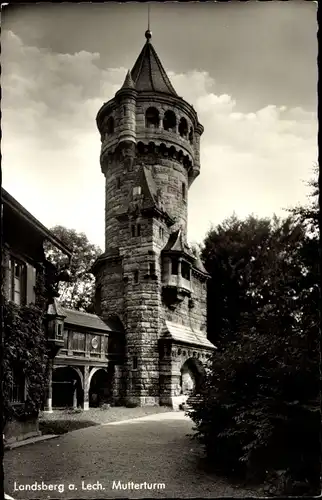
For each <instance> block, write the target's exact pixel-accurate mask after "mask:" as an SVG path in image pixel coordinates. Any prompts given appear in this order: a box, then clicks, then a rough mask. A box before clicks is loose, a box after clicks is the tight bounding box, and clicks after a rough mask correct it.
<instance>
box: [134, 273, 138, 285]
mask: <svg viewBox="0 0 322 500" xmlns="http://www.w3.org/2000/svg"><path fill="white" fill-rule="evenodd" d="M138 282H139V271H138V270H136V271H134V283H138Z"/></svg>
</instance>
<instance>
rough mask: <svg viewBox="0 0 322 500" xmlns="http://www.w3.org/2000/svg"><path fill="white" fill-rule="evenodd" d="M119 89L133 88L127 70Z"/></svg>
mask: <svg viewBox="0 0 322 500" xmlns="http://www.w3.org/2000/svg"><path fill="white" fill-rule="evenodd" d="M121 89H134V82H133V80H132V76H131V71H130V70H129V71H128V72H127V74H126V77H125V80H124V83H123V85H122V87H121Z"/></svg>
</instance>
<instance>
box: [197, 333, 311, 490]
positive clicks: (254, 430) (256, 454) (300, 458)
mask: <svg viewBox="0 0 322 500" xmlns="http://www.w3.org/2000/svg"><path fill="white" fill-rule="evenodd" d="M298 341H299V339H298V335H294V337H293V339H289V342H287V341H286V342H285V338H283V339H282V338H276V337H274V336H269V335H266V336H262V337H260V336H248V337H246V336H244V337H241V338H240V339H239V340H238V341H235V342H232V343H231V344H230V345H228V346H226V347H223V348H221V349H219V352H218V351H216V352H215V354H214V357H213V360H212V363H211V364H210V366H209V367H208V374H207V377H206V382H205V387H204V389H203V393H202V395H201V399H200V401H194V402H192V404H191V409H188V411H187V414H188V415H189V416H190V417H191V418H192V420H193V421H194V422H195V424H196V428H195V430H196V434H195V436H196V437H197V438H199V439H200V440H201V442H202V443H203V444H204V446H205V450H206V455H207V459H208V461H209V462H211V463H212V466H213V468H214V469H215V470H216V471H217V472H221V473H224V474H226V475H230V476H234V477H238V478H240V479H247V480H249V481H255V482H263V481H264V480H265V479H266V480H267V479H269V480H272V481H273V482H275V490H276V491H279V492H281V489H283V488H284V489H283V491H282V493H283V494H288V495H290V494H297V491H302V492H303V489H305V488H306V494H311V495H313V494H317V493H318V489H319V474H320V471H319V458H320V442H319V429H320V408H319V401H318V400H317V394H318V387H319V383H318V381H319V379H318V364H317V363H314V359H313V360H312V359H311V358H310V355H309V353H308V352H307V350H306V351H304V352H303V350H304V347H303V345H302V348H301V350H300V349H299V348H298V349H296V347H295V346H296V344H297V343H299V342H298ZM288 344H289V345H288ZM316 348H317V346H316ZM316 352H317V351H316ZM311 354H312V353H311ZM310 361H311V362H310ZM295 397H296V399H295ZM276 471H282V473H281V474H280V475H279V476H278V477H279V480H278V486H276V477H274V474H276ZM273 477H274V479H272V478H273ZM305 485H306V486H305ZM273 490H274V488H273ZM273 490H272V491H273Z"/></svg>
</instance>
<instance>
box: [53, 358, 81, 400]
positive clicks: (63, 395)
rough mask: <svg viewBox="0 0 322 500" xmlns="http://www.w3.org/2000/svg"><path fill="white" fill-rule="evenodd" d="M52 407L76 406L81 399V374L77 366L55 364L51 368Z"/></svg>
mask: <svg viewBox="0 0 322 500" xmlns="http://www.w3.org/2000/svg"><path fill="white" fill-rule="evenodd" d="M52 387H53V403H52V404H53V407H55V408H77V407H78V406H80V405H81V404H82V401H83V376H82V373H81V371H80V370H79V368H74V367H72V366H57V367H55V366H54V368H53V378H52Z"/></svg>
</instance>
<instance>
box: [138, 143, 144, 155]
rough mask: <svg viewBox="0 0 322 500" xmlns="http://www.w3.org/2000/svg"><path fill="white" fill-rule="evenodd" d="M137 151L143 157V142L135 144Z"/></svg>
mask: <svg viewBox="0 0 322 500" xmlns="http://www.w3.org/2000/svg"><path fill="white" fill-rule="evenodd" d="M137 151H138V154H139V155H143V153H144V144H143V142H138V144H137Z"/></svg>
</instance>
